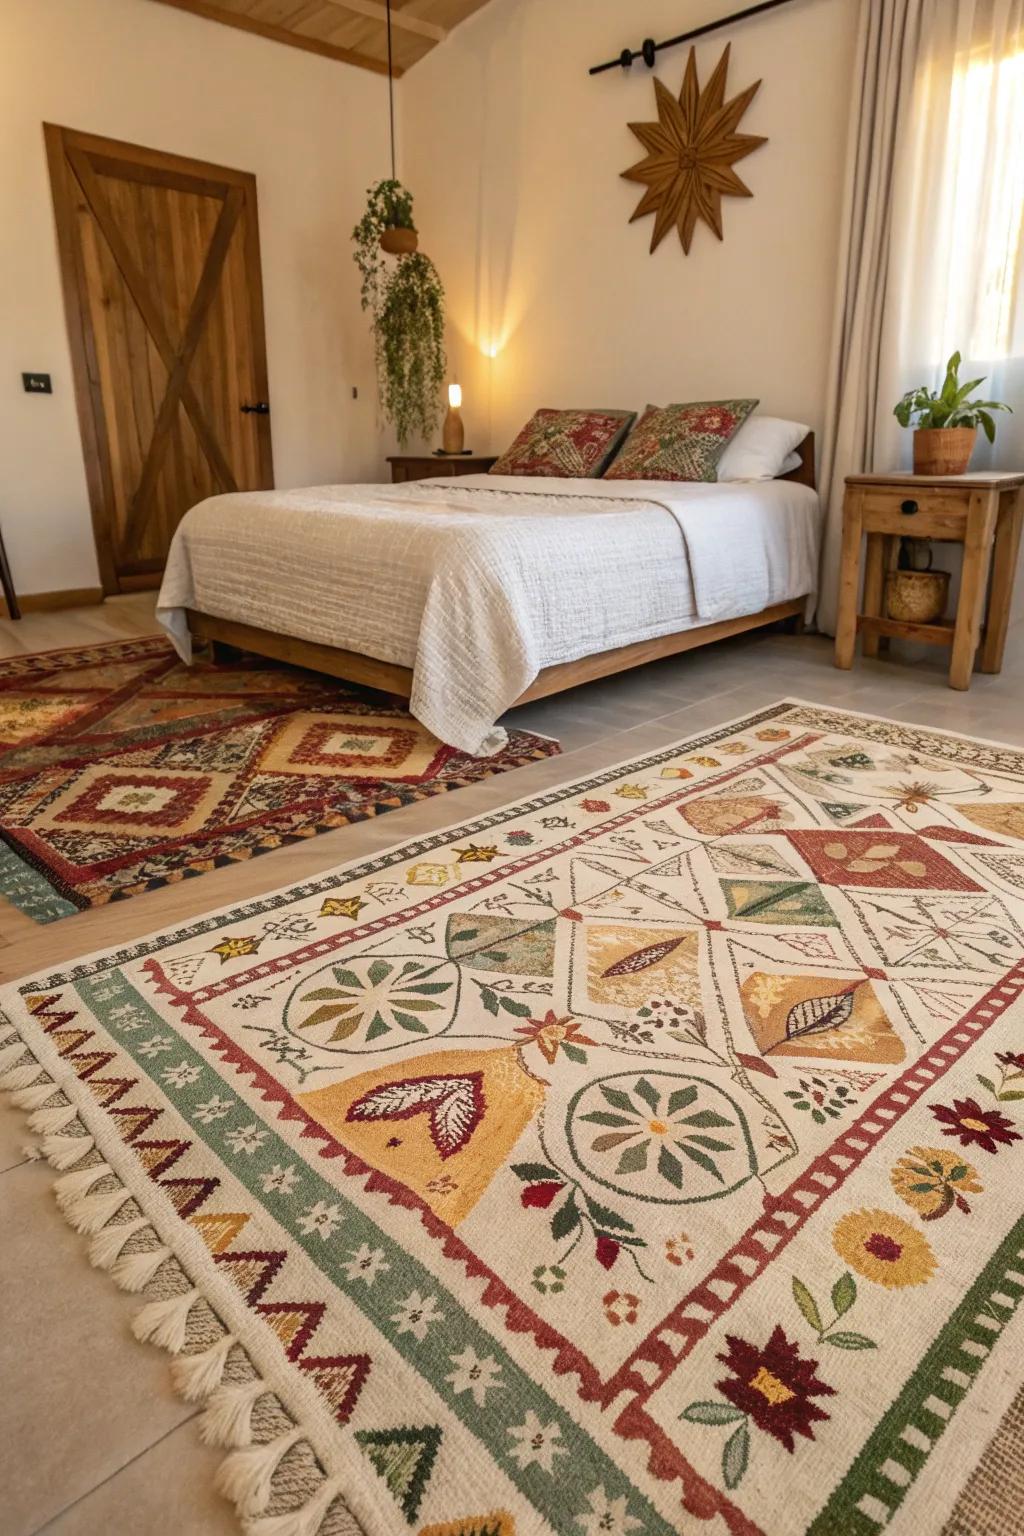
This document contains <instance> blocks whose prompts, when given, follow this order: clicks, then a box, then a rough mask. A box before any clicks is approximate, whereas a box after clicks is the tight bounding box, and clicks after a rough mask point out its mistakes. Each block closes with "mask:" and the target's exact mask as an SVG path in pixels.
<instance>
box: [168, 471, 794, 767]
mask: <svg viewBox="0 0 1024 1536" xmlns="http://www.w3.org/2000/svg"><path fill="white" fill-rule="evenodd" d="M819 523H820V515H819V507H818V498H817V496H816V495H815V493H814V492H813V491H811V490H809V489H808V488H807V487H806V486H800V485H795V484H792V483H790V482H787V481H780V480H775V481H766V482H759V483H757V484H746V483H738V482H733V483H730V484H721V485H696V484H690V483H679V482H661V481H658V482H654V481H635V482H625V481H621V480H620V481H614V482H602V481H595V480H551V479H528V478H523V477H505V476H494V475H467V476H465V477H463V478H461V479H451V480H447V479H446V480H430V481H419V482H415V483H412V484H408V485H399V486H390V485H388V486H376V485H333V486H332V485H328V486H317V487H313V488H311V489H308V490H299V491H254V492H248V493H245V494H234V495H229V496H215V497H212V498H211V499H210V500H208V501H204V502H201V503H200V504H199V505H198V506H196V507H193V508H192V510H191V511H190V512H189V513H188V514H187V515H186V517H185V518H184V520H183V521H182V523H181V525H180V527H179V528H178V531H177V533H176V534H175V536H174V541H173V543H172V545H171V550H170V555H169V557H168V561H167V569H166V573H165V575H164V581H163V586H162V587H161V589H160V596H159V599H158V604H157V616H158V618H159V620H160V622H161V623H162V624H163V626H164V628H165V629H166V630H167V632H168V634H169V635H170V636H171V639H172V640H173V641H174V644H175V646H176V647H177V649H178V652H179V654H180V655H181V656H182V657H183V659H184V660H185V661H189V660H191V650H190V643H189V634H188V628H187V624H186V619H185V609H187V608H195V609H198V610H199V611H200V612H202V613H207V614H211V615H213V616H215V617H217V618H224V619H234V620H236V621H238V622H242V623H246V624H254V625H256V626H258V627H259V628H261V629H269V630H273V631H276V632H278V633H281V634H287V635H293V636H297V637H298V638H300V639H303V640H313V641H319V642H321V643H322V644H326V645H334V646H339V647H341V648H343V649H344V650H351V651H361V652H363V653H365V654H366V655H369V656H374V657H376V658H378V659H379V660H382V661H390V662H396V663H398V664H399V665H402V666H407V667H411V668H412V669H413V691H412V699H411V701H410V702H411V709H412V712H413V714H414V715H415V716H416V717H417V719H419V720H421V721H422V722H423V724H424V725H426V726H427V727H428V729H429V730H431V731H433V733H434V734H435V735H436V736H438V737H439V738H440V739H441V740H442V741H445V742H448V743H449V744H450V745H452V746H454V747H458V748H459V749H461V750H462V751H464V752H471V753H474V754H477V755H487V754H490V753H493V752H496V751H497V750H498V749H499V748H500V747H501V746H502V745H503V743H504V741H505V732H504V731H503V730H502V729H501V728H500V727H499V726H497V725H496V721H497V720H498V719H499V717H500V716H501V715H502V714H503V713H504V711H505V710H506V709H508V707H509V706H510V705H511V704H512V703H513V702H514V700H515V699H516V698H518V696H519V695H520V694H521V693H522V692H523V691H524V690H525V689H526V688H527V687H528V686H529V684H530V683H531V682H532V680H533V679H534V678H535V677H536V675H537V673H538V672H539V671H540V670H541V668H543V667H546V666H551V665H553V664H555V663H556V662H563V661H573V660H576V659H578V658H579V657H581V656H587V655H590V654H591V653H593V652H595V651H603V650H609V649H612V648H613V647H615V646H620V645H627V644H630V643H631V642H633V641H636V640H647V639H651V638H653V637H655V636H658V635H665V634H669V633H671V632H673V631H674V630H680V629H686V628H688V627H691V626H693V625H698V624H702V623H710V622H712V621H713V620H716V619H721V618H724V617H732V616H734V615H739V614H746V613H754V612H756V611H758V610H759V609H761V608H764V607H766V606H767V605H768V604H770V603H776V602H784V601H786V600H787V599H790V598H794V597H799V596H802V595H803V594H804V593H808V594H809V593H813V591H814V587H815V581H816V573H817V565H818V542H819Z"/></svg>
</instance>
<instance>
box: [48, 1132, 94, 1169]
mask: <svg viewBox="0 0 1024 1536" xmlns="http://www.w3.org/2000/svg"><path fill="white" fill-rule="evenodd" d="M95 1145H96V1143H95V1141H93V1139H92V1137H91V1136H44V1137H43V1139H42V1141H41V1142H40V1143H39V1147H40V1151H41V1152H42V1154H43V1156H44V1157H45V1158H46V1161H47V1162H48V1163H49V1165H50V1167H51V1168H56V1169H57V1171H58V1172H59V1173H62V1172H63V1171H64V1169H65V1168H73V1167H74V1166H75V1164H76V1163H80V1162H81V1161H82V1158H83V1157H85V1156H86V1155H87V1154H88V1153H89V1152H91V1151H92V1150H93V1148H94V1147H95Z"/></svg>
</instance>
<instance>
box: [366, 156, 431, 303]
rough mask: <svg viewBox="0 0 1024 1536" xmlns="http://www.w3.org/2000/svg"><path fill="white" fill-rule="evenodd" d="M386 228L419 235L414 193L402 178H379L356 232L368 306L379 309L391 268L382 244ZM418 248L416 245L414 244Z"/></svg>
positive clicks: (371, 188) (370, 191)
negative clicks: (414, 218) (383, 281)
mask: <svg viewBox="0 0 1024 1536" xmlns="http://www.w3.org/2000/svg"><path fill="white" fill-rule="evenodd" d="M386 230H403V231H408V232H409V233H411V234H412V235H413V237H415V234H416V226H415V224H414V223H413V221H412V193H411V192H408V191H406V189H405V187H403V186H402V183H401V182H400V181H394V180H392V179H390V178H389V179H388V180H387V181H378V182H377V184H376V186H373V187H370V188H369V190H368V191H367V194H366V212H365V213H364V214H363V216H362V218H361V219H360V220H359V223H358V224H357V225H356V227H355V229H354V230H353V231H352V239H353V241H354V242H355V247H356V251H355V263H356V266H357V267H358V268H359V271H360V272H361V273H362V278H363V288H362V301H363V308H364V309H376V308H377V294H378V290H379V288H380V284H381V279H382V278H383V275H384V273H385V271H386V269H387V263H386V262H385V260H384V254H383V247H382V245H381V242H382V240H383V239H384V235H385V231H386ZM413 248H414V249H415V246H414V247H413Z"/></svg>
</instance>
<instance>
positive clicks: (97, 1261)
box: [89, 1216, 149, 1269]
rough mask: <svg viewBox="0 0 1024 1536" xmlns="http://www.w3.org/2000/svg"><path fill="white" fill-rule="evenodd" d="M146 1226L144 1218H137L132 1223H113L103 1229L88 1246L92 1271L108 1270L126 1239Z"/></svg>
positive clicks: (146, 1222) (147, 1223)
mask: <svg viewBox="0 0 1024 1536" xmlns="http://www.w3.org/2000/svg"><path fill="white" fill-rule="evenodd" d="M148 1226H149V1222H148V1221H147V1220H146V1218H145V1216H137V1217H136V1218H135V1220H134V1221H122V1222H115V1223H112V1224H111V1225H110V1226H108V1227H104V1228H103V1231H102V1232H97V1233H96V1236H95V1237H94V1238H93V1240H92V1242H91V1243H90V1244H89V1263H90V1264H91V1265H92V1267H93V1268H94V1269H110V1268H111V1266H112V1265H113V1264H114V1263H116V1261H117V1257H118V1255H119V1254H120V1252H121V1249H122V1248H123V1247H124V1245H125V1243H126V1242H127V1241H128V1239H129V1238H130V1237H134V1236H135V1233H136V1232H141V1231H142V1229H143V1227H148Z"/></svg>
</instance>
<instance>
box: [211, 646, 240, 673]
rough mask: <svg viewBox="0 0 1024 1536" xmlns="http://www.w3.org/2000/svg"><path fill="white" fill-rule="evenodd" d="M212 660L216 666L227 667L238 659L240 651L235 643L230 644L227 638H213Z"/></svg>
mask: <svg viewBox="0 0 1024 1536" xmlns="http://www.w3.org/2000/svg"><path fill="white" fill-rule="evenodd" d="M209 644H210V660H211V661H212V662H213V664H214V666H215V667H227V666H230V664H231V663H232V662H233V661H237V659H238V651H237V649H236V648H235V647H234V646H233V645H228V643H227V641H226V640H211V641H210V642H209Z"/></svg>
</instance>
